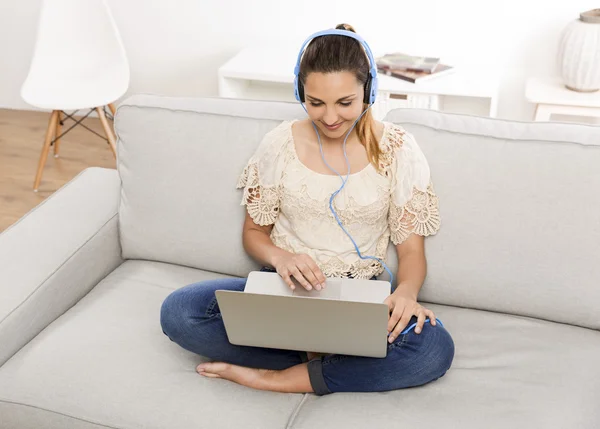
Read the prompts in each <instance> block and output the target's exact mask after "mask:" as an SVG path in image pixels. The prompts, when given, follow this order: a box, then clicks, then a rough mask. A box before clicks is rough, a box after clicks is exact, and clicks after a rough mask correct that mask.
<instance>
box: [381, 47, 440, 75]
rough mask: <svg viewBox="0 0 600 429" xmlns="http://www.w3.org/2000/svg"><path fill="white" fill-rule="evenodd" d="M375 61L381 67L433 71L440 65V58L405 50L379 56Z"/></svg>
mask: <svg viewBox="0 0 600 429" xmlns="http://www.w3.org/2000/svg"><path fill="white" fill-rule="evenodd" d="M375 62H376V63H377V65H378V66H381V67H389V68H393V69H403V70H410V71H418V72H425V73H433V72H434V71H435V70H436V68H437V66H438V65H439V63H440V59H439V58H436V57H419V56H415V55H408V54H405V53H403V52H394V53H391V54H386V55H384V56H382V57H379V58H377V60H376V61H375Z"/></svg>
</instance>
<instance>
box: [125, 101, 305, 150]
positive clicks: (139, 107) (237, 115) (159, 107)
mask: <svg viewBox="0 0 600 429" xmlns="http://www.w3.org/2000/svg"><path fill="white" fill-rule="evenodd" d="M136 95H149V96H152V97H159V95H157V94H136ZM163 98H168V99H169V98H172V97H170V96H164V97H163ZM202 98H210V99H214V100H221V98H219V97H202ZM236 100H239V101H251V102H264V101H263V100H247V99H245V98H240V99H236ZM278 103H289V102H285V101H281V102H278ZM289 104H290V105H294V103H289ZM119 108H121V109H126V108H136V109H157V110H164V111H167V112H181V113H192V114H197V115H214V116H232V117H235V118H242V119H257V118H254V117H252V116H243V115H241V114H234V113H218V112H200V111H197V110H193V109H184V108H169V107H163V106H147V105H137V104H123V105H120V106H119ZM117 110H118V109H117ZM116 119H117V118H116V116H115V134H116V135H117V136H118V138H119V140H121V138H120V134H121V130H120V128H119V121H118V120H116ZM266 119H268V120H273V121H286V120H287V119H272V118H266Z"/></svg>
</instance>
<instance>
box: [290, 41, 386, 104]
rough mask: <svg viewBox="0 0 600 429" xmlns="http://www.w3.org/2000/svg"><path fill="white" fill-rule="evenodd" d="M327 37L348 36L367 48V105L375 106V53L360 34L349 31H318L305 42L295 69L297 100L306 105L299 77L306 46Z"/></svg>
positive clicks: (376, 83)
mask: <svg viewBox="0 0 600 429" xmlns="http://www.w3.org/2000/svg"><path fill="white" fill-rule="evenodd" d="M327 35H338V36H346V37H351V38H353V39H356V40H358V41H359V42H360V43H361V45H362V46H363V47H364V48H365V51H366V52H367V56H368V57H369V64H370V69H369V75H368V76H367V82H366V83H365V98H364V100H365V103H368V104H373V103H374V102H375V96H376V95H377V87H378V79H377V65H376V64H375V59H374V58H373V53H372V52H371V48H369V45H368V44H367V42H365V41H364V40H363V38H362V37H360V36H359V35H358V34H356V33H354V32H353V31H348V30H323V31H318V32H316V33H314V34H313V35H311V36H310V37H309V38H308V39H306V40H305V41H304V43H303V44H302V47H301V48H300V52H299V53H298V60H297V61H296V67H294V96H295V97H296V100H298V101H299V102H301V103H304V85H302V82H300V79H299V77H298V75H299V74H300V60H301V59H302V54H303V53H304V48H306V45H308V44H309V43H310V41H311V40H313V39H314V38H316V37H319V36H327Z"/></svg>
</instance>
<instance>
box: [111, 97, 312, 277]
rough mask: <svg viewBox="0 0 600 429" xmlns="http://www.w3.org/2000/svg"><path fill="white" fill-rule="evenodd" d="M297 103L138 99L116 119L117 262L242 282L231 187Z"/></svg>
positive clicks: (243, 265)
mask: <svg viewBox="0 0 600 429" xmlns="http://www.w3.org/2000/svg"><path fill="white" fill-rule="evenodd" d="M302 114H304V115H305V113H304V111H303V110H302V108H301V107H300V106H299V105H298V104H297V103H283V102H281V103H275V102H264V101H248V100H231V99H220V98H176V97H159V96H150V95H135V96H133V97H130V98H128V99H127V100H125V101H124V102H123V103H121V104H120V105H119V108H118V111H117V114H116V117H115V130H116V133H117V136H118V145H117V146H118V147H117V149H118V170H119V174H120V176H121V181H122V194H121V195H122V199H121V204H120V207H119V222H120V234H121V245H122V248H123V257H124V258H126V259H147V260H153V261H161V262H170V263H174V264H179V265H186V266H190V267H195V268H200V269H205V270H211V271H216V272H220V273H226V274H230V275H237V276H246V275H247V274H248V272H249V271H250V270H252V269H257V268H259V267H258V265H257V264H256V263H255V262H254V261H252V259H251V258H250V257H249V256H248V255H247V254H246V253H245V252H244V249H243V248H242V243H241V240H242V225H243V222H244V216H245V208H244V207H243V206H241V205H240V202H241V200H242V192H241V190H238V189H236V185H237V180H238V177H239V175H240V174H241V173H242V170H243V169H244V166H245V164H246V162H247V161H248V159H249V158H250V156H251V155H252V154H253V153H254V151H255V150H256V148H257V147H258V144H259V142H260V140H261V139H262V138H263V137H264V135H265V134H266V133H267V132H268V131H270V130H271V129H273V128H275V126H277V125H278V124H279V123H280V122H281V121H283V120H286V119H292V118H295V117H301V116H302Z"/></svg>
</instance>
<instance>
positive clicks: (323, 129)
mask: <svg viewBox="0 0 600 429" xmlns="http://www.w3.org/2000/svg"><path fill="white" fill-rule="evenodd" d="M336 29H341V30H347V31H349V32H354V29H353V28H352V27H351V26H348V25H346V24H341V25H338V26H337V27H336ZM369 69H370V63H369V58H368V57H367V55H366V54H365V50H364V49H363V47H362V45H361V43H360V42H359V41H357V40H355V39H353V38H351V37H346V36H344V35H323V36H319V37H315V38H314V39H313V40H312V41H311V42H310V43H309V44H308V46H307V47H306V50H305V51H304V53H303V55H302V60H301V62H300V69H299V74H298V79H299V82H300V83H299V85H302V95H301V98H302V100H301V101H305V102H306V107H305V110H306V111H307V113H308V118H306V119H304V120H293V121H284V122H283V123H281V124H280V125H279V126H277V127H276V128H275V129H273V130H272V131H270V132H269V133H267V135H266V136H265V137H264V139H263V141H262V142H261V144H260V145H259V148H258V149H257V151H256V152H255V154H254V155H253V156H252V157H251V159H250V160H249V161H248V164H247V165H246V168H245V169H244V171H243V172H242V175H241V177H240V181H239V183H238V187H239V188H244V195H243V200H242V204H244V205H246V207H247V212H246V219H245V223H244V228H243V244H244V249H245V250H246V252H247V253H248V254H249V255H250V256H251V257H253V258H254V259H255V260H257V261H258V262H259V263H261V264H262V265H263V266H264V268H263V269H264V270H271V271H276V272H277V273H279V275H281V277H282V278H283V279H284V280H285V281H286V283H287V284H288V285H289V286H290V288H294V287H296V285H295V283H294V281H293V280H294V279H295V281H296V282H297V283H298V284H300V285H302V287H305V288H306V289H312V288H314V289H316V290H321V289H322V288H323V287H324V286H325V285H324V282H325V279H326V278H327V277H354V278H371V279H373V278H376V276H377V275H378V274H381V272H383V269H384V268H383V266H382V264H381V263H380V261H379V260H383V259H385V255H386V249H387V247H388V244H389V241H390V239H391V240H392V242H393V243H394V244H395V245H396V248H397V253H398V258H399V261H398V262H399V269H398V273H397V279H398V282H397V285H396V287H395V288H394V291H393V293H392V294H391V295H390V296H389V297H388V298H387V299H386V300H385V303H386V304H387V305H388V306H389V308H390V318H389V322H388V332H389V337H388V350H387V356H386V357H385V358H382V359H379V358H368V357H358V356H346V355H321V354H317V353H311V352H298V351H291V350H280V349H268V348H260V347H247V346H237V345H232V344H230V343H229V341H228V339H227V334H226V331H225V327H224V324H223V320H222V318H221V314H220V311H219V307H218V303H217V300H216V298H215V291H216V290H218V289H228V290H236V291H243V290H244V286H245V283H246V279H244V278H230V279H218V280H209V281H203V282H199V283H194V284H191V285H188V286H185V287H183V288H181V289H178V290H176V291H174V292H172V293H171V294H170V295H169V296H168V297H167V298H166V299H165V301H164V303H163V305H162V308H161V325H162V329H163V332H164V333H165V334H166V335H167V336H168V337H169V338H170V339H171V340H172V341H174V342H176V343H177V344H179V345H180V346H181V347H183V348H185V349H187V350H190V351H192V352H194V353H197V354H199V355H202V356H206V357H208V358H209V359H211V360H212V361H213V362H207V363H203V364H200V365H198V367H197V368H196V370H197V372H198V373H199V374H201V375H203V376H205V377H212V378H224V379H228V380H231V381H234V382H236V383H239V384H242V385H245V386H249V387H253V388H256V389H261V390H272V391H278V392H295V393H304V392H314V393H316V394H318V395H324V394H328V393H332V392H349V391H350V392H365V391H387V390H394V389H400V388H404V387H411V386H418V385H422V384H425V383H428V382H431V381H433V380H435V379H437V378H439V377H441V376H442V375H444V374H445V373H446V371H447V370H448V368H449V367H450V365H451V363H452V360H453V357H454V342H453V340H452V338H451V336H450V334H449V333H448V332H447V331H446V329H445V328H444V327H443V326H442V325H441V324H440V323H439V322H438V323H436V318H435V315H434V313H433V312H432V311H431V310H429V309H427V308H425V307H423V306H421V305H420V304H419V303H418V302H417V296H418V293H419V290H420V288H421V286H422V284H423V281H424V280H425V275H426V260H425V251H424V237H425V236H428V235H431V234H435V233H436V232H437V230H438V229H439V226H440V218H439V212H438V199H437V197H436V195H435V192H434V190H433V186H432V183H431V178H430V170H429V166H428V163H427V160H426V159H425V157H424V155H423V153H422V151H421V150H420V149H419V147H418V145H417V143H416V141H415V140H414V138H413V137H412V135H410V134H409V133H407V132H406V131H404V129H403V128H402V127H400V126H398V125H395V124H392V123H389V122H379V121H376V120H375V119H374V118H373V117H372V115H371V112H370V111H369V110H368V108H369V107H370V105H369V100H368V97H369V93H368V85H369V84H368V78H369V75H368V74H369ZM365 88H367V90H365ZM357 120H358V123H357V124H356V126H354V125H355V124H354V123H355V121H357ZM346 158H347V160H348V164H346ZM348 165H349V170H348ZM332 171H334V172H340V171H341V172H348V176H347V177H348V180H347V182H346V183H345V185H344V188H343V191H342V192H340V193H339V194H338V195H337V196H336V197H335V200H334V202H333V203H332V204H333V208H334V210H335V212H336V214H337V216H338V219H339V221H340V223H341V224H342V225H343V226H344V228H345V229H346V230H347V231H348V233H349V234H350V235H351V236H352V238H353V239H354V241H355V242H356V244H357V247H358V249H359V250H360V252H361V253H362V254H366V255H374V257H372V258H369V259H367V258H364V257H363V258H361V257H360V255H358V254H357V251H356V250H357V249H356V248H355V247H354V244H353V243H352V241H351V240H350V239H349V237H348V236H347V235H346V233H345V232H344V231H343V230H342V228H340V225H339V224H338V220H337V219H336V216H334V215H333V213H332V211H330V205H329V203H330V196H331V195H332V193H334V192H335V191H337V190H338V189H339V188H340V186H341V180H340V177H341V176H340V175H338V174H332ZM410 325H414V326H415V327H414V329H407V330H406V331H404V332H403V330H404V328H406V327H407V326H410Z"/></svg>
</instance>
